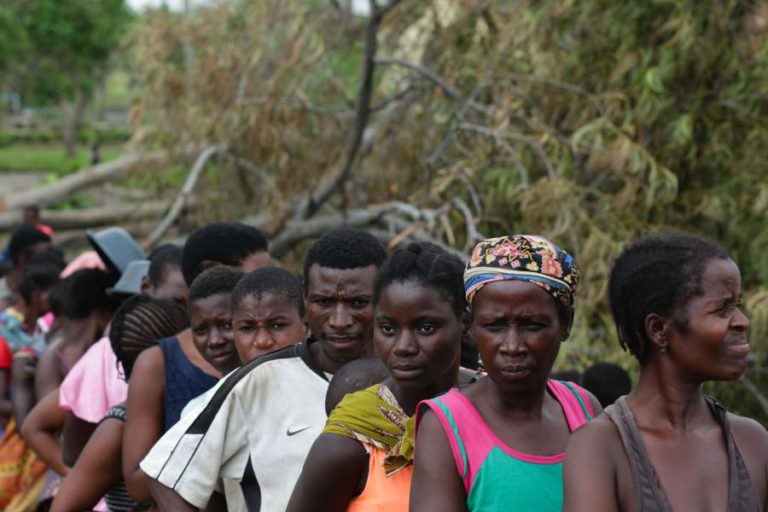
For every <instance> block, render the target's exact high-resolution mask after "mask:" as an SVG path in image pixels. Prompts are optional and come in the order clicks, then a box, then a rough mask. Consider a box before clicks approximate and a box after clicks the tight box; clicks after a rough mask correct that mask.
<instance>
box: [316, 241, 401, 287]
mask: <svg viewBox="0 0 768 512" xmlns="http://www.w3.org/2000/svg"><path fill="white" fill-rule="evenodd" d="M386 260H387V251H386V250H385V249H384V246H383V245H382V243H381V242H379V240H378V239H376V237H375V236H373V235H372V234H370V233H368V232H366V231H363V230H362V229H355V228H336V229H332V230H331V231H328V232H327V233H325V234H324V235H323V236H321V237H320V238H319V239H318V240H317V241H316V242H315V243H314V244H312V247H310V248H309V250H308V251H307V255H306V256H305V257H304V288H306V287H307V285H308V283H309V269H310V267H312V265H314V264H318V265H320V266H321V267H326V268H334V269H341V270H346V269H350V268H363V267H368V266H370V265H373V266H374V267H380V266H381V265H382V264H383V263H384V262H385V261H386Z"/></svg>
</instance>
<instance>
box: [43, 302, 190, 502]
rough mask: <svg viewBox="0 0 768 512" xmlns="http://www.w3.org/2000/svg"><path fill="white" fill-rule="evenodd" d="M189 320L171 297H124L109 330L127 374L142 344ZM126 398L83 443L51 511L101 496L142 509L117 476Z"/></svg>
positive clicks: (147, 345)
mask: <svg viewBox="0 0 768 512" xmlns="http://www.w3.org/2000/svg"><path fill="white" fill-rule="evenodd" d="M188 326H189V317H188V316H187V312H186V310H185V309H184V306H182V305H180V304H178V303H177V302H175V301H172V300H161V299H152V298H149V297H147V296H144V295H138V296H135V297H132V298H130V299H128V300H127V301H126V302H125V303H124V304H123V305H122V306H121V307H120V309H118V311H117V312H116V313H115V316H114V318H113V320H112V328H111V330H110V333H109V338H110V342H111V344H112V348H113V350H114V352H115V355H116V356H117V359H118V361H120V363H121V364H122V367H123V372H124V373H125V379H126V380H128V379H129V378H130V376H131V372H132V370H133V365H134V363H135V361H136V359H137V358H138V356H139V354H141V353H142V352H143V351H144V350H146V349H148V348H151V347H154V346H155V345H157V340H158V339H160V338H164V337H167V336H172V335H174V334H176V333H178V332H181V331H183V330H184V329H186V328H187V327H188ZM126 414H127V413H126V408H125V404H120V405H118V406H115V407H113V408H112V409H110V410H109V412H107V414H106V416H104V419H103V420H102V421H101V423H100V424H99V426H98V427H97V428H96V430H95V432H94V433H93V435H92V436H91V438H90V439H89V440H88V443H87V444H86V445H85V448H83V451H82V453H81V454H80V457H79V458H78V459H77V463H76V464H75V466H74V467H73V468H72V469H71V470H70V471H69V473H68V474H67V476H66V478H65V479H64V481H63V483H62V485H61V488H60V489H59V492H58V494H57V495H56V498H55V499H54V502H53V506H52V508H51V510H52V511H54V512H66V511H72V512H74V511H80V510H92V509H93V507H94V505H96V503H98V501H99V500H100V499H101V497H102V496H106V500H107V506H108V507H109V510H110V511H130V510H144V509H146V508H148V506H146V505H141V504H137V503H135V502H134V501H133V500H131V499H130V497H129V496H128V493H127V491H126V489H125V483H124V482H123V476H122V460H121V459H122V457H121V455H122V444H123V430H124V424H125V418H126Z"/></svg>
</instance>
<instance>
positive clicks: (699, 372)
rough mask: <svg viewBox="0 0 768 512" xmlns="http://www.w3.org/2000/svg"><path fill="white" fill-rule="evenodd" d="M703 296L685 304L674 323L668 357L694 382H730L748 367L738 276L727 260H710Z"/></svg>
mask: <svg viewBox="0 0 768 512" xmlns="http://www.w3.org/2000/svg"><path fill="white" fill-rule="evenodd" d="M701 289H702V290H703V294H702V295H699V296H697V297H694V298H692V299H691V300H690V301H689V302H688V304H686V306H685V309H684V311H683V314H684V315H685V321H683V322H675V323H674V327H673V328H672V330H671V333H670V336H669V349H668V355H669V356H670V357H672V358H673V360H674V361H675V362H677V363H678V364H679V365H681V366H682V368H684V369H685V371H686V372H687V373H689V374H692V375H693V376H694V377H695V378H698V379H702V380H733V379H737V378H739V377H740V376H741V374H742V373H744V370H745V369H746V367H747V356H748V355H749V344H748V343H747V330H748V329H749V326H750V324H749V320H748V319H747V317H746V316H745V315H744V313H743V312H742V311H741V273H740V272H739V268H738V267H737V266H736V263H734V262H733V261H732V260H730V259H712V260H710V261H709V262H708V263H707V266H706V268H705V269H704V274H703V276H702V283H701Z"/></svg>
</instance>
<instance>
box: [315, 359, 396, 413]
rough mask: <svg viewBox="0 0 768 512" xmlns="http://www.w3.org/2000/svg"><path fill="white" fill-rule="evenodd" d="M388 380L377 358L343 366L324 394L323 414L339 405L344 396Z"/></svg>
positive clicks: (385, 370)
mask: <svg viewBox="0 0 768 512" xmlns="http://www.w3.org/2000/svg"><path fill="white" fill-rule="evenodd" d="M387 378H389V372H387V367H386V366H384V363H383V362H382V361H381V359H379V358H378V357H363V358H360V359H355V360H353V361H350V362H348V363H346V364H344V365H343V366H342V367H341V368H339V369H338V371H337V372H336V373H335V374H333V378H332V379H331V382H330V383H329V384H328V390H327V391H326V392H325V414H326V415H330V414H331V411H332V410H333V409H334V408H335V407H336V406H337V405H339V402H341V401H342V400H343V399H344V397H345V396H346V395H348V394H349V393H355V392H357V391H361V390H363V389H366V388H369V387H371V386H373V385H374V384H379V383H380V382H384V381H385V380H387Z"/></svg>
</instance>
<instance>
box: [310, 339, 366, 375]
mask: <svg viewBox="0 0 768 512" xmlns="http://www.w3.org/2000/svg"><path fill="white" fill-rule="evenodd" d="M314 339H315V341H314V342H313V343H310V344H309V354H310V355H311V356H312V359H314V360H315V363H317V366H318V367H320V369H321V370H322V371H324V372H326V373H330V374H331V375H333V374H335V373H336V372H337V371H339V368H341V367H342V366H344V365H345V364H346V363H349V362H350V361H342V362H339V361H335V360H333V359H331V358H330V357H328V355H327V354H326V353H325V351H323V347H322V342H321V341H318V340H317V338H314ZM374 355H375V354H374V351H373V343H370V342H369V343H368V344H367V345H366V350H365V352H364V353H362V354H360V356H359V358H364V357H373V356H374Z"/></svg>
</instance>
